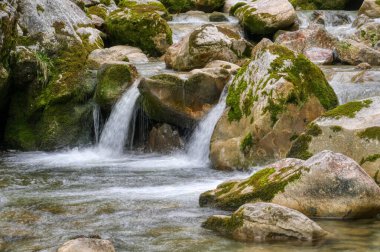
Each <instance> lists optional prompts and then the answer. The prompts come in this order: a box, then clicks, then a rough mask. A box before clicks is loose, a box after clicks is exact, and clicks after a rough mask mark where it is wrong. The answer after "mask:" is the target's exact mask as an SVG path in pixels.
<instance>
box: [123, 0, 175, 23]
mask: <svg viewBox="0 0 380 252" xmlns="http://www.w3.org/2000/svg"><path fill="white" fill-rule="evenodd" d="M118 6H119V7H120V8H128V9H133V10H135V11H137V12H152V11H154V12H156V13H158V14H159V15H160V16H161V17H163V18H164V19H167V20H170V19H171V15H170V14H169V12H168V10H167V9H166V7H165V5H163V4H162V3H161V2H160V1H158V0H120V1H119V3H118Z"/></svg>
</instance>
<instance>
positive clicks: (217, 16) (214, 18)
mask: <svg viewBox="0 0 380 252" xmlns="http://www.w3.org/2000/svg"><path fill="white" fill-rule="evenodd" d="M209 20H210V22H227V21H228V18H227V17H226V16H225V15H224V14H223V13H220V12H213V13H211V15H210V16H209Z"/></svg>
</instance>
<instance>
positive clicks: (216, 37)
mask: <svg viewBox="0 0 380 252" xmlns="http://www.w3.org/2000/svg"><path fill="white" fill-rule="evenodd" d="M250 49H251V46H250V44H249V43H248V42H247V41H246V40H244V39H243V38H241V37H240V35H239V34H237V33H235V32H234V31H232V30H229V29H228V28H223V27H220V26H215V25H210V24H209V25H203V26H202V27H200V28H198V29H196V30H195V31H193V32H192V33H191V34H189V35H188V36H186V37H185V38H183V39H182V40H181V41H180V42H178V43H177V44H174V45H173V46H171V47H170V48H169V49H168V51H167V53H166V54H165V62H166V65H167V66H168V67H170V68H173V69H175V70H191V69H194V68H202V67H204V66H205V65H206V64H207V63H209V62H211V61H213V60H224V61H228V62H232V63H235V64H236V63H237V64H239V62H241V61H242V59H244V58H245V57H249V56H250Z"/></svg>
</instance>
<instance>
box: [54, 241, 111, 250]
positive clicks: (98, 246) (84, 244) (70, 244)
mask: <svg viewBox="0 0 380 252" xmlns="http://www.w3.org/2000/svg"><path fill="white" fill-rule="evenodd" d="M57 252H115V248H114V247H113V245H112V243H111V242H110V241H108V240H102V239H94V238H78V239H75V240H70V241H67V242H65V243H64V244H63V245H62V246H61V247H59V248H58V250H57Z"/></svg>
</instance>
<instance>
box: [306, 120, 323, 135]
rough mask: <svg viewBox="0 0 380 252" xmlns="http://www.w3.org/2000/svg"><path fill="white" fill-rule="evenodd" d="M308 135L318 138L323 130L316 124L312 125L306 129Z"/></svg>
mask: <svg viewBox="0 0 380 252" xmlns="http://www.w3.org/2000/svg"><path fill="white" fill-rule="evenodd" d="M306 134H308V135H310V136H313V137H317V136H319V135H321V134H322V129H321V128H320V127H319V126H318V124H316V123H310V124H309V125H308V126H307V128H306Z"/></svg>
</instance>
